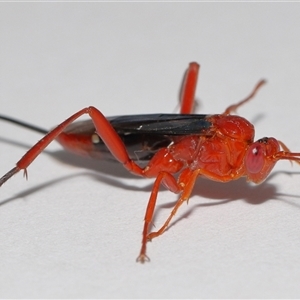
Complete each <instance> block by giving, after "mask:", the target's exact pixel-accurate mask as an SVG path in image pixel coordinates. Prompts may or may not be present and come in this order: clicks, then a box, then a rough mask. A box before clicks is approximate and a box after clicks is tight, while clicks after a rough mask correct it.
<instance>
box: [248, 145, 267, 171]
mask: <svg viewBox="0 0 300 300" xmlns="http://www.w3.org/2000/svg"><path fill="white" fill-rule="evenodd" d="M264 163H265V151H264V147H263V146H262V144H261V143H259V142H256V143H254V144H253V145H251V146H250V147H249V149H248V150H247V154H246V157H245V166H246V169H247V171H248V172H249V173H252V174H256V173H259V172H260V171H261V170H262V168H263V166H264Z"/></svg>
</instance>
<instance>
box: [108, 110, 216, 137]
mask: <svg viewBox="0 0 300 300" xmlns="http://www.w3.org/2000/svg"><path fill="white" fill-rule="evenodd" d="M207 117H208V115H193V114H188V115H180V114H149V115H128V116H117V117H109V118H108V120H109V121H110V123H111V124H112V126H113V127H114V128H115V129H116V131H117V132H119V133H125V134H126V133H127V134H131V133H140V134H155V135H177V136H178V135H191V134H193V135H194V134H201V132H203V131H205V130H207V129H209V128H210V127H211V123H210V122H209V121H207Z"/></svg>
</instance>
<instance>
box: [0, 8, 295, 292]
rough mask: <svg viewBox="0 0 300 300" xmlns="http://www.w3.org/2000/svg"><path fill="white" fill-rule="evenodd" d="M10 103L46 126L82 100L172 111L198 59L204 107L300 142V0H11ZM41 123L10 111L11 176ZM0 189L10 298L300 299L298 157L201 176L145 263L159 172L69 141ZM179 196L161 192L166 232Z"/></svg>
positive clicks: (122, 108)
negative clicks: (237, 174)
mask: <svg viewBox="0 0 300 300" xmlns="http://www.w3.org/2000/svg"><path fill="white" fill-rule="evenodd" d="M0 20H1V21H0V22H1V23H0V30H1V32H0V34H1V35H0V43H1V47H0V59H1V64H0V74H1V75H0V76H1V77H0V91H1V94H0V104H1V105H0V112H1V114H5V115H9V116H13V117H16V118H18V119H21V120H24V121H27V122H32V123H34V124H36V125H39V126H41V127H45V128H46V129H49V128H51V127H53V126H54V125H56V124H58V123H59V122H61V121H63V120H64V119H65V118H67V117H68V116H69V115H71V114H72V113H74V112H75V111H77V110H79V109H81V108H83V107H85V106H88V105H94V106H97V107H98V108H99V109H100V110H101V111H102V112H103V113H104V114H105V115H107V116H109V115H120V114H139V113H156V112H162V113H167V112H174V111H176V107H177V104H178V92H179V88H180V84H181V80H182V76H183V73H184V71H185V69H186V67H187V66H188V63H189V62H191V61H197V62H199V63H200V64H201V74H200V79H199V85H198V89H197V98H198V99H199V101H200V105H199V110H198V111H199V112H201V113H213V114H214V113H221V112H223V111H224V109H225V108H226V107H227V106H228V105H230V104H233V103H235V102H236V101H238V100H240V99H242V98H243V97H245V96H247V95H248V94H249V92H250V91H251V89H252V88H253V86H254V85H255V84H256V83H257V81H258V80H259V79H261V78H265V79H267V80H268V84H267V85H266V86H264V87H263V88H262V89H261V90H260V92H259V94H258V95H257V97H255V99H254V100H253V101H252V102H251V103H249V104H247V105H245V106H244V107H242V108H241V109H239V111H238V113H239V114H240V115H242V116H244V117H246V118H247V119H249V121H251V122H253V123H254V125H255V127H256V135H257V138H261V137H264V136H274V137H276V138H278V139H280V140H282V141H284V142H285V143H286V144H287V145H288V146H289V147H290V148H291V149H292V150H293V151H300V139H299V129H300V119H299V111H300V105H299V101H300V89H299V81H300V55H299V53H300V31H299V28H300V7H299V3H111V4H109V3H1V4H0ZM39 138H40V135H38V134H36V133H33V132H30V131H27V130H24V129H22V128H19V127H16V126H13V125H10V124H8V123H5V122H1V125H0V157H1V159H0V168H1V173H2V174H4V173H5V172H6V171H8V170H10V169H11V168H12V167H13V166H14V164H15V163H16V161H17V160H18V159H20V157H21V156H22V155H23V154H24V153H25V151H26V149H28V148H29V147H30V146H31V145H33V144H34V143H35V141H37V140H38V139H39ZM28 171H29V180H28V181H26V180H24V179H23V178H22V174H18V175H16V176H14V178H12V179H11V180H9V181H8V182H7V183H6V184H5V185H4V186H2V187H1V193H0V203H1V205H0V270H1V272H0V297H1V298H3V297H4V298H7V297H14V298H15V297H26V298H28V297H29V298H33V297H43V298H44V297H59V298H64V297H81V298H87V297H110V298H113V297H124V298H140V297H142V298H153V297H162V298H195V297H201V298H202V297H206V298H208V297H225V298H229V297H288V298H290V297H300V284H299V283H300V229H299V228H300V199H299V198H300V184H299V183H300V173H299V172H300V168H299V166H298V165H297V164H293V167H291V164H290V163H289V162H280V163H278V164H277V166H276V168H275V169H274V171H273V175H272V176H271V177H269V179H268V180H267V181H265V182H264V183H263V184H261V185H259V186H255V185H252V184H249V183H247V182H246V181H245V180H244V179H241V180H238V181H236V182H231V183H228V184H221V183H215V182H211V181H208V180H205V179H199V180H198V181H197V184H196V187H195V189H194V193H193V195H192V197H191V199H190V202H189V205H188V206H187V205H184V206H183V207H182V208H181V209H180V211H179V213H178V215H177V216H176V218H175V219H174V223H173V226H171V228H170V229H169V230H168V231H167V232H165V234H164V235H163V236H161V237H159V238H157V239H155V240H153V242H152V243H150V244H149V245H148V255H149V256H150V258H151V262H150V263H147V264H144V265H142V264H139V263H136V262H135V259H136V257H137V255H138V253H139V249H140V241H141V232H142V226H143V217H144V212H145V207H146V203H147V200H148V197H149V194H150V190H151V186H152V182H153V180H145V179H139V178H136V177H134V176H132V175H130V174H128V173H127V172H126V171H125V170H123V168H122V166H119V165H117V164H111V163H106V162H95V161H92V160H85V159H81V158H77V157H75V156H71V155H67V154H64V152H63V151H62V150H61V147H60V146H59V145H58V144H57V143H55V142H54V143H53V144H51V145H50V146H49V147H48V149H47V150H46V151H45V152H44V154H42V155H40V156H39V158H38V159H37V160H36V161H35V162H34V163H33V164H32V166H30V167H29V169H28ZM175 200H176V196H175V195H173V194H172V193H170V192H168V191H166V190H164V189H162V192H161V193H160V194H159V199H158V205H157V214H156V218H155V224H156V228H159V227H160V226H161V224H162V223H163V222H164V220H165V219H166V218H167V216H168V215H169V212H170V209H171V207H172V206H173V205H174V201H175Z"/></svg>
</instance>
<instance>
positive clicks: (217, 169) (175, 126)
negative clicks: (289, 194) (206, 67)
mask: <svg viewBox="0 0 300 300" xmlns="http://www.w3.org/2000/svg"><path fill="white" fill-rule="evenodd" d="M198 72H199V65H198V64H197V63H195V62H192V63H190V65H189V67H188V69H187V71H186V75H185V78H184V81H183V86H182V93H181V99H180V100H181V110H180V114H148V115H147V114H146V115H129V116H118V117H109V118H106V117H104V115H103V114H102V113H101V112H100V111H99V110H98V109H97V108H95V107H93V106H90V107H86V108H84V109H82V110H80V111H78V112H77V113H75V114H73V115H72V116H71V117H69V118H68V119H67V120H65V121H64V122H62V123H61V124H60V125H58V126H57V127H56V128H54V129H52V130H50V131H49V132H48V131H47V130H44V129H41V128H38V127H36V126H33V125H29V124H26V123H24V122H21V121H18V120H14V119H12V118H8V117H5V116H0V119H3V120H6V121H9V122H12V123H15V124H18V125H21V126H23V127H26V128H29V129H32V130H35V131H38V132H40V133H42V134H44V135H45V136H44V137H43V138H42V139H41V140H40V141H39V142H37V143H36V144H35V145H34V146H33V147H32V148H31V149H30V150H29V151H28V152H27V153H26V154H25V155H24V156H23V157H22V158H21V159H20V160H19V161H18V162H17V164H16V167H14V168H13V169H11V170H10V171H9V172H8V173H6V174H5V175H4V176H3V177H2V178H1V179H0V186H2V184H3V183H4V182H6V181H7V180H8V179H9V178H10V177H12V176H13V175H15V174H16V173H17V172H19V171H20V170H24V175H25V177H26V178H27V168H28V166H29V165H30V164H31V163H32V162H33V160H34V159H35V158H36V157H37V156H38V155H39V154H40V153H41V152H42V151H43V150H44V149H45V148H46V147H47V146H48V144H49V143H51V142H52V141H53V140H57V141H58V142H59V143H60V144H61V145H62V146H63V147H64V148H65V149H67V150H69V151H71V152H74V153H77V154H81V155H86V156H90V157H94V158H105V159H114V160H116V161H118V162H120V163H121V164H123V166H124V167H125V168H126V169H127V170H128V171H129V172H131V173H133V174H135V175H138V176H143V177H147V178H149V177H150V178H151V177H154V178H155V181H154V185H153V188H152V192H151V195H150V198H149V201H148V205H147V208H146V213H145V219H144V227H143V232H142V247H141V250H140V254H139V256H138V258H137V261H139V262H141V263H144V262H145V261H149V258H148V256H147V255H146V245H147V242H148V241H149V240H152V239H153V238H155V237H158V236H159V235H161V234H163V232H164V231H165V230H166V228H167V227H168V225H169V223H170V221H171V219H172V218H173V216H174V215H175V214H176V212H177V210H178V208H179V207H180V206H181V205H182V204H183V203H184V202H186V201H188V199H189V197H190V195H191V192H192V189H193V187H194V184H195V181H196V179H197V177H198V176H205V177H207V178H209V179H211V180H215V181H220V182H228V181H230V180H235V179H238V178H240V177H246V179H247V180H248V181H252V182H254V183H260V182H262V181H263V180H264V179H265V178H266V177H267V176H268V174H269V173H270V171H271V170H272V168H273V167H274V165H275V164H276V162H277V161H278V160H280V159H287V160H290V161H296V162H298V163H300V153H292V152H290V151H289V149H288V148H287V147H286V146H285V145H284V144H283V143H282V142H280V141H277V140H276V139H275V138H273V137H264V138H262V139H259V140H257V141H255V142H254V126H253V125H252V124H251V123H250V122H249V121H247V120H246V119H244V118H242V117H239V116H236V115H231V113H232V112H234V111H235V110H236V109H237V108H238V107H239V106H241V105H243V104H244V103H245V102H247V101H249V100H250V99H251V98H253V97H254V95H255V93H256V92H257V90H258V89H259V88H260V87H261V86H262V85H263V84H264V83H265V81H264V80H261V81H260V82H259V83H258V84H257V85H256V86H255V88H254V90H253V91H252V93H251V94H250V95H249V96H248V97H247V98H246V99H244V100H242V101H240V102H238V103H237V104H235V105H231V106H229V107H228V108H227V109H226V110H225V111H224V112H223V113H222V114H218V115H203V114H202V115H201V114H200V115H199V114H192V111H193V105H194V99H195V90H196V84H197V77H198ZM84 114H88V115H89V116H90V118H91V120H88V121H82V122H76V123H73V122H74V121H75V120H76V119H77V118H79V117H80V116H82V115H84ZM72 123H73V124H72ZM281 149H282V150H281ZM143 164H144V166H142V165H143ZM145 164H146V166H145ZM176 175H177V176H176ZM175 176H176V177H175ZM161 184H163V185H164V186H165V187H166V188H167V189H168V190H170V191H171V192H173V193H176V194H180V196H179V199H178V201H177V202H176V204H175V206H174V207H173V209H172V211H171V214H170V216H169V217H168V219H167V220H166V221H165V223H164V224H163V226H162V227H161V228H160V229H159V230H158V231H156V232H149V230H150V227H151V224H152V219H153V214H154V210H155V206H156V200H157V194H158V191H159V187H160V185H161Z"/></svg>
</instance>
